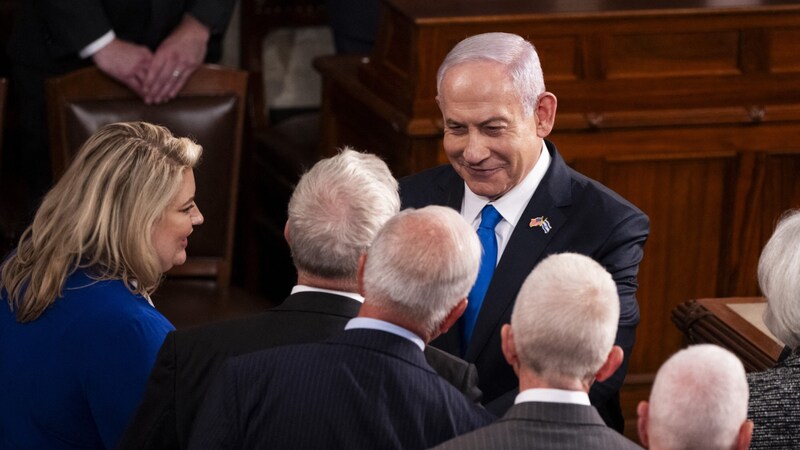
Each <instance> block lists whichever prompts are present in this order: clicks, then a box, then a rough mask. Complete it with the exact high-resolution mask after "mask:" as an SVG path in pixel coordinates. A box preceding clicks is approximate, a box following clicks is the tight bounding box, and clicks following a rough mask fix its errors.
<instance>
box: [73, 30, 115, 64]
mask: <svg viewBox="0 0 800 450" xmlns="http://www.w3.org/2000/svg"><path fill="white" fill-rule="evenodd" d="M116 38H117V35H116V34H114V30H108V33H106V34H104V35H102V36H100V37H99V38H97V39H96V40H95V41H94V42H92V43H91V44H89V45H87V46H86V47H84V48H83V50H81V51H80V53H78V56H80V57H81V59H85V58H88V57H90V56H92V55H94V54H95V53H97V52H98V51H100V49H102V48H103V47H105V46H106V45H108V44H110V43H111V41H113V40H114V39H116Z"/></svg>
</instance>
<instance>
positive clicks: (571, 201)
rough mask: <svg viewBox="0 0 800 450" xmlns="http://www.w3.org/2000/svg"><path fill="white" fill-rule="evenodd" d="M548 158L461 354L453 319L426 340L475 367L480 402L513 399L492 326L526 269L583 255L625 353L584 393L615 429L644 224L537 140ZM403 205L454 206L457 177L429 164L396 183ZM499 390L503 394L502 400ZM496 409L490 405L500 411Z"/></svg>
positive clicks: (506, 315)
mask: <svg viewBox="0 0 800 450" xmlns="http://www.w3.org/2000/svg"><path fill="white" fill-rule="evenodd" d="M545 143H546V148H547V151H549V152H550V154H551V156H552V161H551V163H550V167H549V168H548V169H547V172H546V173H545V176H544V178H543V179H542V181H541V183H540V184H539V187H538V188H537V189H536V192H535V193H534V194H533V197H531V200H530V202H529V203H528V205H527V206H526V207H525V210H524V212H523V214H522V216H521V217H520V220H519V223H518V224H517V227H516V228H515V229H514V231H513V233H512V234H511V237H510V239H509V241H508V244H507V245H506V248H505V251H504V252H503V255H502V257H501V258H500V261H499V262H498V264H497V268H496V269H495V272H494V276H493V278H492V281H491V283H490V284H489V288H488V290H487V292H486V297H485V298H484V301H483V306H482V308H481V310H480V313H479V315H478V320H477V323H476V325H475V329H474V331H473V335H472V342H471V344H470V346H469V348H468V349H467V351H466V353H462V349H461V342H460V341H461V340H460V336H461V324H460V322H459V324H458V325H457V326H455V327H453V328H451V330H450V332H448V333H447V334H445V335H443V336H441V337H440V338H439V339H437V340H435V341H434V342H433V344H432V345H434V346H437V347H439V348H441V349H443V350H446V351H448V352H450V353H452V354H454V355H462V354H463V355H464V359H466V360H467V361H469V362H472V363H475V365H476V366H477V367H478V379H479V383H480V384H479V386H480V388H481V390H482V391H483V395H484V402H486V403H487V404H488V403H489V402H492V401H493V400H498V399H499V400H498V402H502V401H505V405H506V408H507V407H508V406H510V405H511V404H512V403H513V398H514V393H513V392H511V393H509V392H510V391H513V390H514V389H516V387H517V384H518V383H517V378H516V376H515V375H514V372H513V370H512V369H511V367H510V366H509V365H508V364H507V363H506V361H505V358H504V357H503V355H502V352H501V350H500V328H501V326H502V325H503V324H505V323H509V322H510V318H511V311H512V309H513V306H514V300H515V299H516V296H517V293H518V291H519V288H520V287H521V286H522V283H523V281H525V278H527V276H528V275H529V274H530V272H531V270H533V268H534V266H536V264H537V263H538V262H539V261H541V260H542V259H544V258H545V257H547V256H548V255H550V254H553V253H562V252H567V251H569V252H576V253H581V254H584V255H587V256H589V257H591V258H593V259H595V260H596V261H598V262H599V263H600V264H602V265H603V266H604V267H605V268H606V270H608V271H609V272H610V273H611V275H612V276H613V278H614V281H615V282H616V284H617V289H618V291H619V296H620V319H619V329H618V332H617V338H616V344H617V345H619V346H621V347H622V349H623V350H624V351H625V360H624V362H623V364H622V366H621V367H620V369H619V370H618V371H617V372H616V373H615V374H614V375H613V376H612V377H611V378H610V379H609V380H608V381H606V382H604V383H595V384H594V385H593V386H592V390H591V391H590V393H589V395H590V398H591V399H592V404H593V405H595V406H596V407H597V409H598V411H599V412H600V414H601V416H603V418H604V419H605V420H606V423H609V424H610V425H612V426H613V427H614V428H615V429H618V430H622V427H623V424H624V421H623V418H622V412H621V409H620V407H619V388H620V387H621V386H622V382H623V380H624V378H625V373H626V371H627V364H628V359H629V357H630V353H631V350H632V348H633V343H634V340H635V337H636V325H637V324H638V323H639V306H638V304H637V303H636V288H637V287H638V282H637V278H636V276H637V273H638V271H639V262H640V261H641V260H642V252H643V247H644V243H645V241H646V240H647V237H648V234H649V229H650V225H649V221H648V219H647V216H646V215H644V214H643V213H642V212H641V211H640V210H639V209H638V208H636V207H635V206H633V205H632V204H631V203H629V202H628V201H626V200H625V199H623V198H622V197H620V196H619V195H617V194H616V193H614V192H613V191H611V190H610V189H608V188H607V187H605V186H603V185H601V184H600V183H598V182H596V181H594V180H591V179H589V178H587V177H585V176H583V175H581V174H579V173H578V172H575V171H574V170H572V169H571V168H570V167H568V166H567V164H566V163H565V162H564V160H563V159H562V158H561V156H560V155H559V154H558V151H556V148H555V146H554V145H553V144H552V143H550V142H547V141H545ZM400 196H401V199H402V202H403V207H404V208H409V207H413V208H420V207H423V206H427V205H445V206H449V207H451V208H453V209H455V210H456V211H460V210H461V203H462V200H463V198H464V181H463V180H462V179H461V177H459V175H458V174H457V173H456V172H455V170H453V168H452V167H451V166H450V165H445V166H440V167H436V168H433V169H430V170H426V171H424V172H421V173H419V174H416V175H411V176H409V177H405V178H403V179H401V180H400ZM539 216H544V217H546V218H547V219H548V221H549V222H550V225H551V226H552V229H551V230H550V232H549V233H545V232H544V231H543V229H542V228H541V227H533V228H531V227H529V222H530V220H531V219H533V218H535V217H539ZM504 394H506V395H505V397H503V396H504ZM503 411H504V408H498V409H495V412H496V413H497V412H500V413H502V412H503Z"/></svg>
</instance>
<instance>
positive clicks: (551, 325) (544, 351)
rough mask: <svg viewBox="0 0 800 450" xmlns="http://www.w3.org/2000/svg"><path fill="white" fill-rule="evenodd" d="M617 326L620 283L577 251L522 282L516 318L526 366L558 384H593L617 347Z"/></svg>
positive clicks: (552, 259)
mask: <svg viewBox="0 0 800 450" xmlns="http://www.w3.org/2000/svg"><path fill="white" fill-rule="evenodd" d="M617 322H619V295H618V294H617V287H616V285H615V284H614V280H613V279H612V278H611V275H610V274H609V273H608V272H607V271H606V270H605V269H604V268H603V267H602V266H601V265H600V264H598V263H597V262H596V261H594V260H593V259H591V258H589V257H588V256H584V255H579V254H577V253H561V254H554V255H550V256H548V257H547V258H545V259H544V260H542V261H541V262H540V263H539V264H538V265H537V266H536V267H535V268H534V269H533V271H532V272H531V274H530V275H528V278H527V279H526V280H525V282H524V283H523V284H522V287H521V288H520V291H519V294H517V300H516V303H515V305H514V311H513V313H512V315H511V327H512V329H513V330H514V343H515V345H516V350H517V354H518V356H519V360H520V363H521V364H522V365H523V366H525V367H527V368H529V369H531V370H533V371H534V372H536V373H537V374H538V375H539V376H541V377H544V378H545V379H547V380H549V381H551V382H553V383H557V380H560V379H563V378H565V377H567V378H571V379H577V380H581V381H586V380H591V379H592V378H593V377H594V374H595V373H596V372H597V371H598V370H599V369H600V367H601V366H602V365H603V363H604V362H605V361H606V359H607V358H608V354H609V352H610V351H611V348H612V346H613V345H614V337H615V336H616V333H617Z"/></svg>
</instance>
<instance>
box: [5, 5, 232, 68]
mask: <svg viewBox="0 0 800 450" xmlns="http://www.w3.org/2000/svg"><path fill="white" fill-rule="evenodd" d="M234 4H235V1H234V0H169V1H165V0H70V1H62V0H28V1H21V2H17V13H16V14H17V16H16V21H15V25H14V30H13V32H12V35H11V37H10V39H9V54H10V56H11V58H12V60H13V61H14V62H15V63H17V64H22V65H25V66H27V67H31V68H36V69H39V70H42V71H44V72H46V73H47V74H49V75H54V74H62V73H66V72H69V71H71V70H74V69H77V68H78V67H81V66H83V65H87V64H91V60H88V61H85V60H84V61H81V60H80V58H79V57H78V52H80V51H81V50H82V49H83V48H84V47H86V46H87V45H89V44H91V43H92V42H93V41H95V40H96V39H98V38H99V37H101V36H102V35H103V34H104V33H105V32H107V31H108V30H111V29H113V30H114V32H115V33H116V35H117V37H119V38H120V39H124V40H127V41H132V42H135V43H137V44H140V45H145V46H147V47H150V49H151V50H153V49H155V48H156V47H158V45H159V44H160V43H161V41H163V40H164V38H165V37H166V36H167V35H169V33H170V32H171V31H172V30H173V29H174V28H175V26H177V25H178V23H179V22H180V21H181V18H182V17H183V14H184V13H189V14H191V15H192V16H193V17H194V18H196V19H197V20H199V21H200V22H202V23H203V24H205V25H206V26H208V27H209V29H210V30H211V35H212V38H211V39H210V41H209V55H208V56H209V60H212V61H213V60H214V59H217V58H219V53H220V42H221V37H222V34H223V33H224V31H225V28H226V27H227V25H228V21H229V19H230V16H231V12H232V11H233V6H234Z"/></svg>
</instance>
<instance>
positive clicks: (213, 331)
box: [117, 291, 481, 450]
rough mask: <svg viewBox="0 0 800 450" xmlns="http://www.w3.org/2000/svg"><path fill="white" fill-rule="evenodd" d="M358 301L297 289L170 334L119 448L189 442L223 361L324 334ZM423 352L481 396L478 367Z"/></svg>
mask: <svg viewBox="0 0 800 450" xmlns="http://www.w3.org/2000/svg"><path fill="white" fill-rule="evenodd" d="M359 308H361V303H359V302H357V301H356V300H353V299H351V298H349V297H345V296H342V295H336V294H332V293H327V292H319V291H306V292H297V293H294V294H292V295H290V296H289V297H288V298H286V300H284V302H283V303H281V304H280V305H279V306H276V307H275V308H273V309H271V310H269V311H266V312H264V313H262V314H258V315H254V316H250V317H245V318H242V319H237V320H229V321H223V322H219V323H215V324H210V325H206V326H202V327H198V328H191V329H187V330H178V331H175V332H172V333H170V334H168V335H167V338H166V340H165V341H164V345H163V346H162V347H161V351H160V352H159V353H158V358H157V359H156V362H155V365H154V366H153V371H152V372H151V374H150V378H149V380H148V382H147V388H146V390H145V394H144V398H143V399H142V403H141V405H140V406H139V408H138V410H137V411H136V414H135V416H134V417H133V419H132V420H131V422H130V423H129V424H128V429H127V430H126V431H125V434H124V435H123V438H122V440H121V441H120V444H119V446H118V447H117V448H118V449H119V450H128V449H147V450H156V449H164V450H167V449H185V448H187V447H188V446H189V436H190V434H191V432H192V424H193V423H194V420H195V417H196V416H197V412H198V410H199V409H200V406H201V404H202V400H203V397H204V395H205V393H206V391H207V390H208V386H209V384H210V383H211V381H212V380H213V377H214V375H215V374H216V373H217V371H219V369H220V367H222V364H223V362H224V361H225V360H227V359H228V358H230V357H232V356H239V355H244V354H246V353H252V352H256V351H261V350H266V349H268V348H272V347H278V346H281V345H292V344H305V343H309V342H319V341H323V340H325V339H327V338H329V337H331V336H333V335H334V334H336V333H338V332H340V331H341V330H342V329H344V326H345V325H346V324H347V321H348V320H350V319H351V318H353V317H355V316H356V315H357V314H358V310H359ZM425 357H426V359H427V361H428V363H429V364H430V365H431V366H432V367H433V368H434V369H435V370H436V371H437V372H438V373H439V375H441V376H442V377H444V378H445V379H446V380H448V381H449V382H450V383H452V384H453V386H455V387H456V388H457V389H460V390H461V391H462V392H463V393H464V395H466V396H467V398H468V399H470V400H471V401H474V402H477V401H479V400H480V396H481V392H480V390H479V389H478V388H477V383H478V381H477V378H478V376H477V371H476V370H475V366H473V365H471V364H467V363H466V362H464V361H462V360H460V359H458V358H455V357H453V356H451V355H450V354H448V353H445V352H443V351H441V350H439V349H437V348H434V347H430V346H428V347H426V348H425Z"/></svg>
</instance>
